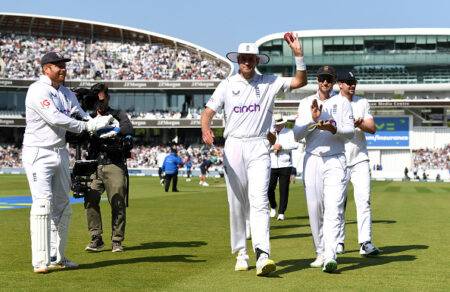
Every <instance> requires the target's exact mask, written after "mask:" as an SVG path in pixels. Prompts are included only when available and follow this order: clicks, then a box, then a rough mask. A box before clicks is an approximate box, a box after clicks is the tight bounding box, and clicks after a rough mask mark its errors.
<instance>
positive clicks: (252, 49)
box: [227, 43, 270, 64]
mask: <svg viewBox="0 0 450 292" xmlns="http://www.w3.org/2000/svg"><path fill="white" fill-rule="evenodd" d="M239 54H249V55H256V56H257V57H258V58H259V63H258V64H267V63H269V60H270V58H269V56H267V55H266V54H260V53H259V50H258V47H257V46H256V45H255V44H254V43H241V44H239V47H238V51H237V52H229V53H228V54H227V58H228V59H229V60H230V61H231V62H234V63H237V62H238V56H239Z"/></svg>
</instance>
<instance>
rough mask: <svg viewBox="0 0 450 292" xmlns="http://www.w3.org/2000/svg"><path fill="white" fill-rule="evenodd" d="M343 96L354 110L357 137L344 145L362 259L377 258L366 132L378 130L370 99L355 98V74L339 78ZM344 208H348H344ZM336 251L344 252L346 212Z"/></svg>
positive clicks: (343, 75) (346, 74) (341, 75)
mask: <svg viewBox="0 0 450 292" xmlns="http://www.w3.org/2000/svg"><path fill="white" fill-rule="evenodd" d="M338 83H339V88H340V94H341V95H342V96H344V97H346V98H347V99H348V100H349V101H350V103H351V105H352V110H353V117H354V119H355V136H354V137H353V138H352V139H351V140H349V141H347V143H345V156H346V158H347V176H348V179H349V180H350V181H351V182H352V185H353V196H354V199H355V205H356V221H357V225H358V243H359V244H360V250H359V253H360V254H361V255H363V256H373V255H378V254H379V253H380V250H379V249H378V248H376V247H375V246H374V245H373V244H372V218H371V210H370V166H369V154H368V153H367V141H366V136H365V135H364V132H366V133H370V134H375V132H376V127H375V122H374V120H373V117H372V115H371V114H370V106H369V102H368V101H367V99H365V98H362V97H359V96H355V90H356V84H357V80H356V78H355V76H354V75H353V73H352V72H342V73H341V74H339V76H338ZM344 209H345V208H344ZM342 215H343V216H342V221H341V229H340V236H339V238H338V241H337V242H338V245H337V252H338V253H344V240H345V211H344V213H342Z"/></svg>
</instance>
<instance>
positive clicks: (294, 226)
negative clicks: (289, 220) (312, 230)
mask: <svg viewBox="0 0 450 292" xmlns="http://www.w3.org/2000/svg"><path fill="white" fill-rule="evenodd" d="M297 227H309V224H288V225H276V226H274V225H271V226H270V229H289V228H297Z"/></svg>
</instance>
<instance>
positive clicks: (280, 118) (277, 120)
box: [273, 114, 286, 126]
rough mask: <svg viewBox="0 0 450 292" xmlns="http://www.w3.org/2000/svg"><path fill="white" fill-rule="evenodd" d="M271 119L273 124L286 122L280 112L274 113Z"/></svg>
mask: <svg viewBox="0 0 450 292" xmlns="http://www.w3.org/2000/svg"><path fill="white" fill-rule="evenodd" d="M273 119H274V120H275V126H278V125H284V124H286V120H285V119H284V118H283V116H282V115H281V114H274V115H273Z"/></svg>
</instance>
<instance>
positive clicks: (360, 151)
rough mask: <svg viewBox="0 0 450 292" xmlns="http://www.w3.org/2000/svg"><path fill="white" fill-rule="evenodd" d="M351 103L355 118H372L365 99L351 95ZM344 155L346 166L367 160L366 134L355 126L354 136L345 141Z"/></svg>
mask: <svg viewBox="0 0 450 292" xmlns="http://www.w3.org/2000/svg"><path fill="white" fill-rule="evenodd" d="M351 105H352V110H353V116H354V117H355V120H357V119H359V118H363V119H373V116H372V115H371V114H370V105H369V102H368V101H367V99H365V98H362V97H359V96H353V99H352V101H351ZM345 156H346V158H347V165H348V166H353V165H355V164H357V163H359V162H361V161H369V154H368V152H367V141H366V136H365V134H364V132H363V131H361V129H359V128H355V136H353V138H352V139H351V140H348V141H347V142H346V143H345Z"/></svg>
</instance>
